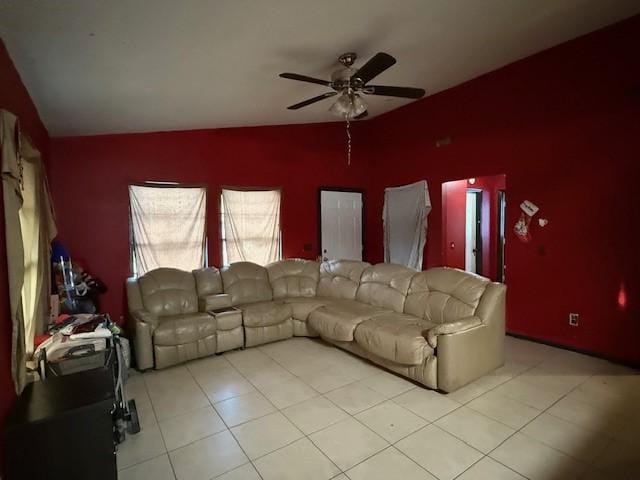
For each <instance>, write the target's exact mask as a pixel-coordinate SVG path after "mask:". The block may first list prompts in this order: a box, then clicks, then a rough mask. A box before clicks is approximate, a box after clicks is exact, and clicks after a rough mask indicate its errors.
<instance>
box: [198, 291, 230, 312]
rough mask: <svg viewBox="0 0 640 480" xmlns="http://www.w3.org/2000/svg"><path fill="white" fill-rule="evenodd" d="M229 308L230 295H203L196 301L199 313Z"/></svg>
mask: <svg viewBox="0 0 640 480" xmlns="http://www.w3.org/2000/svg"><path fill="white" fill-rule="evenodd" d="M229 307H231V295H229V294H228V293H218V294H215V295H205V296H203V297H200V298H199V299H198V309H199V310H200V311H201V312H208V311H210V310H219V309H221V308H229Z"/></svg>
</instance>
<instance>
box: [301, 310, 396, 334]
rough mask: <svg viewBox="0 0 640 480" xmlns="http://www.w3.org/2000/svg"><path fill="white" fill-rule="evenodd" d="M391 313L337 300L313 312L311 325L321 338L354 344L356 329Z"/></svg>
mask: <svg viewBox="0 0 640 480" xmlns="http://www.w3.org/2000/svg"><path fill="white" fill-rule="evenodd" d="M386 312H389V310H385V309H382V308H377V307H372V306H371V305H367V304H364V303H360V302H357V301H355V300H335V301H334V302H333V303H330V304H328V305H325V306H323V307H320V308H318V309H317V310H314V311H313V312H311V315H309V325H310V326H311V327H312V328H313V329H314V330H315V331H316V332H318V333H319V334H320V336H321V337H324V338H328V339H330V340H336V341H339V342H352V341H353V332H354V330H355V329H356V327H357V326H358V325H359V324H360V323H362V322H364V321H365V320H369V319H370V318H372V317H375V316H376V315H380V314H382V313H386Z"/></svg>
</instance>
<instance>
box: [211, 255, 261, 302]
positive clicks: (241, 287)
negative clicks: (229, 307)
mask: <svg viewBox="0 0 640 480" xmlns="http://www.w3.org/2000/svg"><path fill="white" fill-rule="evenodd" d="M222 286H223V288H224V293H228V294H230V295H231V303H232V304H233V305H242V304H244V303H255V302H268V301H269V300H272V299H273V292H272V291H271V284H270V283H269V275H268V274H267V269H266V268H264V267H261V266H260V265H257V264H255V263H251V262H236V263H232V264H231V265H229V266H228V267H224V268H223V269H222Z"/></svg>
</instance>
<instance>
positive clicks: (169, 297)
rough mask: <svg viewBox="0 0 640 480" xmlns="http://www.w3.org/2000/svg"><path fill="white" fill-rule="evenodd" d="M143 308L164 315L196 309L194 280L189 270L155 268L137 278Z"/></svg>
mask: <svg viewBox="0 0 640 480" xmlns="http://www.w3.org/2000/svg"><path fill="white" fill-rule="evenodd" d="M138 285H139V286H140V294H141V296H142V304H143V305H144V308H145V310H147V311H149V312H151V313H153V314H154V315H157V316H158V317H164V316H167V315H180V314H185V313H194V312H197V311H198V295H197V294H196V282H195V279H194V278H193V274H192V273H191V272H185V271H182V270H178V269H175V268H157V269H156V270H151V271H150V272H147V273H145V274H144V275H143V276H141V277H140V278H139V279H138Z"/></svg>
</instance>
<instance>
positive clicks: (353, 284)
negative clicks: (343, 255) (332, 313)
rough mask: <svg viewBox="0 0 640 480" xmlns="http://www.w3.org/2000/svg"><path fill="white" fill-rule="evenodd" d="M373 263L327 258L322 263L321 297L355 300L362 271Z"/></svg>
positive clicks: (319, 290)
mask: <svg viewBox="0 0 640 480" xmlns="http://www.w3.org/2000/svg"><path fill="white" fill-rule="evenodd" d="M370 266H371V264H370V263H367V262H359V261H356V260H327V261H326V262H322V263H321V264H320V281H319V282H318V290H317V295H318V296H319V297H330V298H347V299H349V300H354V299H355V298H356V292H357V291H358V286H359V285H360V277H361V276H362V272H364V270H365V269H366V268H367V267H370Z"/></svg>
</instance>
